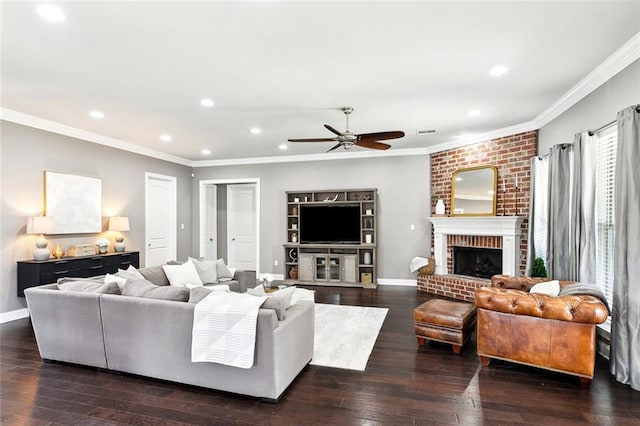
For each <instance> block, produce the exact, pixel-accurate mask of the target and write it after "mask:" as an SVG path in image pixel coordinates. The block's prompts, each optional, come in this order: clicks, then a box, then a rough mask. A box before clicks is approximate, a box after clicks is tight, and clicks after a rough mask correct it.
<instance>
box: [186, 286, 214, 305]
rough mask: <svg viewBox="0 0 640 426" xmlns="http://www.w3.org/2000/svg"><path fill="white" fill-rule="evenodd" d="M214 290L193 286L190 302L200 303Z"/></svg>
mask: <svg viewBox="0 0 640 426" xmlns="http://www.w3.org/2000/svg"><path fill="white" fill-rule="evenodd" d="M212 291H213V290H212V289H210V288H206V287H193V288H192V289H191V292H190V293H189V303H198V302H200V301H201V300H202V299H204V298H205V297H207V296H208V295H209V293H211V292H212Z"/></svg>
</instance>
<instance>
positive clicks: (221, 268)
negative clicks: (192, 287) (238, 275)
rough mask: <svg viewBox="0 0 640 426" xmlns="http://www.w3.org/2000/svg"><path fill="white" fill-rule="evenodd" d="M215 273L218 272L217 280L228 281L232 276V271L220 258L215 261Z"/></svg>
mask: <svg viewBox="0 0 640 426" xmlns="http://www.w3.org/2000/svg"><path fill="white" fill-rule="evenodd" d="M216 274H218V281H229V280H230V279H232V278H233V273H232V272H231V271H230V270H229V268H227V265H225V263H224V259H222V258H221V259H218V260H217V261H216Z"/></svg>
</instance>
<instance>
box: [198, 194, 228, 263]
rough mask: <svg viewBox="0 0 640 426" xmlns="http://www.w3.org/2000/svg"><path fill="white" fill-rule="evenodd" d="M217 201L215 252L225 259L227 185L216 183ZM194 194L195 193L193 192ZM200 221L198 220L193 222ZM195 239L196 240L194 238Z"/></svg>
mask: <svg viewBox="0 0 640 426" xmlns="http://www.w3.org/2000/svg"><path fill="white" fill-rule="evenodd" d="M216 191H217V196H216V203H217V206H216V207H217V212H216V213H217V217H216V219H217V223H216V235H217V247H216V249H217V253H218V259H225V261H226V259H227V185H224V184H222V185H216ZM194 194H196V193H195V192H194ZM195 223H200V222H195ZM196 241H197V240H196Z"/></svg>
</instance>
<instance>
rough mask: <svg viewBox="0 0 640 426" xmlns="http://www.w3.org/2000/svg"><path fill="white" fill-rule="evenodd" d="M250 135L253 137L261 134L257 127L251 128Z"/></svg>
mask: <svg viewBox="0 0 640 426" xmlns="http://www.w3.org/2000/svg"><path fill="white" fill-rule="evenodd" d="M251 133H253V134H254V135H259V134H260V133H262V130H260V129H258V128H257V127H252V128H251Z"/></svg>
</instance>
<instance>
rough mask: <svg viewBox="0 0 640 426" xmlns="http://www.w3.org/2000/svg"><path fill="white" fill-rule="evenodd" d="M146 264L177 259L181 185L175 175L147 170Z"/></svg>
mask: <svg viewBox="0 0 640 426" xmlns="http://www.w3.org/2000/svg"><path fill="white" fill-rule="evenodd" d="M145 180H146V182H145V193H146V203H145V247H146V252H145V266H154V265H161V264H163V263H166V262H168V261H169V260H177V259H176V252H177V245H178V244H177V229H178V226H177V189H176V188H177V185H176V182H177V180H176V178H175V177H173V176H164V175H157V174H153V173H146V174H145Z"/></svg>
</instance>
